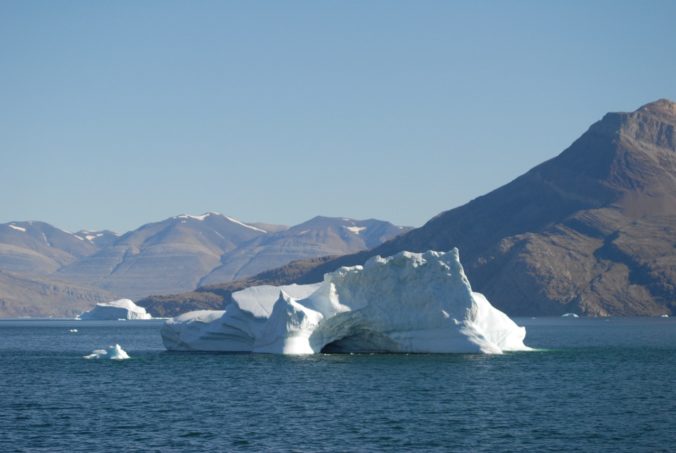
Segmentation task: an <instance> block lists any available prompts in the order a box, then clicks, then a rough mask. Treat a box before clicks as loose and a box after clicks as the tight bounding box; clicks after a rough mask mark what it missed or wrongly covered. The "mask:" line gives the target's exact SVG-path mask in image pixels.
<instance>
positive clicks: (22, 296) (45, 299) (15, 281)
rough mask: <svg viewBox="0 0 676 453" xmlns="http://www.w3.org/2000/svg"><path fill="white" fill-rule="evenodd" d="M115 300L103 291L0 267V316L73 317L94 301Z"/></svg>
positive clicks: (89, 306)
mask: <svg viewBox="0 0 676 453" xmlns="http://www.w3.org/2000/svg"><path fill="white" fill-rule="evenodd" d="M112 299H114V296H113V295H112V294H110V293H108V292H106V291H103V290H99V289H95V288H87V287H82V286H78V285H75V284H72V283H68V282H63V281H59V280H55V279H53V278H50V277H41V276H33V277H30V276H27V275H25V274H12V273H9V272H5V271H2V270H0V317H3V318H21V317H40V318H46V317H74V316H76V315H78V314H80V313H82V312H83V311H85V310H87V309H89V308H91V307H92V306H94V305H95V304H96V303H97V302H105V301H109V300H112Z"/></svg>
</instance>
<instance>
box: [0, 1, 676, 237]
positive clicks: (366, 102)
mask: <svg viewBox="0 0 676 453" xmlns="http://www.w3.org/2000/svg"><path fill="white" fill-rule="evenodd" d="M674 18H676V2H673V1H642V2H638V1H632V2H621V1H593V2H589V1H558V2H543V1H512V2H507V1H500V2H497V1H496V2H482V1H467V2H450V1H443V2H441V1H440V2H434V1H399V2H397V1H389V0H388V1H306V2H298V1H285V2H270V1H267V2H256V1H239V2H228V1H213V2H210V1H180V2H173V1H115V2H90V1H58V2H57V1H43V2H37V1H24V0H20V1H19V0H17V1H3V2H1V3H0V156H1V159H0V181H1V182H0V183H1V184H2V190H0V206H1V207H2V210H1V211H0V222H7V221H10V220H45V221H48V222H50V223H52V224H54V225H56V226H59V227H61V228H64V229H66V230H71V231H74V230H78V229H80V228H90V229H100V228H111V229H113V230H116V231H119V232H122V231H126V230H128V229H131V228H135V227H137V226H139V225H140V224H143V223H146V222H149V221H154V220H160V219H162V218H166V217H169V216H172V215H175V214H179V213H183V212H187V213H201V212H204V211H219V212H223V213H225V214H229V215H232V216H235V217H238V218H241V219H242V220H246V221H267V222H273V223H285V224H295V223H299V222H301V221H304V220H306V219H308V218H310V217H313V216H315V215H317V214H323V215H330V216H348V217H355V218H369V217H375V218H382V219H387V220H391V221H393V222H395V223H398V224H405V225H413V226H418V225H421V224H422V223H424V222H425V221H426V220H428V219H429V218H431V217H432V216H434V215H436V214H437V213H439V212H441V211H444V210H446V209H450V208H453V207H456V206H458V205H461V204H464V203H465V202H467V201H469V200H470V199H472V198H474V197H476V196H479V195H481V194H483V193H485V192H487V191H489V190H491V189H493V188H496V187H497V186H499V185H501V184H504V183H506V182H508V181H510V180H512V179H513V178H515V177H516V176H518V175H519V174H521V173H523V172H524V171H526V170H528V169H529V168H531V167H532V166H534V165H536V164H538V163H540V162H541V161H543V160H546V159H548V158H550V157H553V156H554V155H556V154H558V153H559V152H561V151H562V150H563V149H564V148H566V147H567V146H568V145H569V144H570V143H571V142H572V141H573V140H574V139H575V138H577V137H578V136H579V135H580V134H581V133H583V132H584V131H585V130H586V128H587V127H588V126H589V125H590V124H591V123H592V122H594V121H596V120H598V119H600V117H601V116H602V115H603V114H604V113H605V112H607V111H627V110H634V109H636V108H638V107H639V106H640V105H642V104H644V103H646V102H649V101H652V100H655V99H658V98H662V97H666V98H671V99H676V78H675V75H676V26H674Z"/></svg>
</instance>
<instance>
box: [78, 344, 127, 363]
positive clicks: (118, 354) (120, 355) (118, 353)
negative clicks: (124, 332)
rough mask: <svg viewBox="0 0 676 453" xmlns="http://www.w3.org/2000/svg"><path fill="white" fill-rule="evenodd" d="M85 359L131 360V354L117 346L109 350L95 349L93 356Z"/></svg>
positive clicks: (89, 355) (90, 355)
mask: <svg viewBox="0 0 676 453" xmlns="http://www.w3.org/2000/svg"><path fill="white" fill-rule="evenodd" d="M84 358H85V359H104V358H105V359H110V360H126V359H128V358H129V354H127V351H125V350H124V349H122V346H120V345H119V344H116V345H115V346H108V349H94V350H93V351H92V353H91V354H88V355H86V356H84Z"/></svg>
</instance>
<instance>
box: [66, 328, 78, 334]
mask: <svg viewBox="0 0 676 453" xmlns="http://www.w3.org/2000/svg"><path fill="white" fill-rule="evenodd" d="M68 332H70V333H77V329H70V330H69V331H68Z"/></svg>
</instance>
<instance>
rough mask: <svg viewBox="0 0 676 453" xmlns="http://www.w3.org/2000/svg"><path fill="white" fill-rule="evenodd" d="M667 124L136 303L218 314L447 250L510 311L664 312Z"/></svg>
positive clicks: (591, 144)
mask: <svg viewBox="0 0 676 453" xmlns="http://www.w3.org/2000/svg"><path fill="white" fill-rule="evenodd" d="M675 128H676V103H674V102H672V101H669V100H666V99H661V100H658V101H656V102H652V103H650V104H647V105H644V106H643V107H641V108H639V109H638V110H636V111H634V112H630V113H608V114H606V115H605V116H604V117H603V118H602V119H601V120H600V121H598V122H596V123H594V124H593V125H592V126H591V127H590V128H589V130H587V132H585V133H584V134H583V135H582V136H581V137H580V138H578V139H577V140H575V142H573V143H572V145H571V146H570V147H569V148H567V149H566V150H565V151H563V152H562V153H561V154H559V155H558V156H556V157H554V158H553V159H550V160H548V161H546V162H544V163H542V164H540V165H538V166H536V167H535V168H533V169H531V170H530V171H528V172H526V173H525V174H523V175H521V176H519V177H518V178H516V179H515V180H513V181H512V182H510V183H508V184H506V185H504V186H502V187H500V188H498V189H496V190H494V191H492V192H490V193H488V194H486V195H484V196H481V197H478V198H476V199H474V200H472V201H470V202H469V203H467V204H465V205H463V206H460V207H457V208H455V209H451V210H449V211H445V212H442V213H441V214H439V215H437V216H436V217H434V218H433V219H431V220H430V221H428V222H427V223H426V224H425V225H423V226H422V227H420V228H417V229H413V230H411V231H409V232H407V233H405V234H402V235H400V236H397V237H395V238H394V239H392V240H390V241H387V242H384V243H383V244H381V245H378V246H376V247H374V248H371V249H369V250H365V251H361V252H357V253H354V254H350V255H346V256H341V257H336V258H323V259H313V260H306V261H297V262H294V263H291V264H290V265H287V266H284V267H281V268H277V269H274V270H270V271H266V272H263V273H260V274H258V275H255V276H253V277H248V278H243V279H239V280H237V281H234V282H228V283H223V284H219V285H208V286H203V287H200V288H198V289H197V290H196V291H192V292H190V293H185V294H179V295H176V296H163V297H150V298H147V299H145V300H143V301H140V302H139V303H140V304H141V305H144V306H146V307H148V308H149V309H150V310H151V311H154V312H156V313H164V314H174V313H178V312H182V311H185V310H186V309H187V308H190V309H195V308H202V307H215V306H223V305H224V304H226V303H228V300H229V297H230V293H231V292H232V291H234V290H238V289H241V288H244V287H247V286H251V285H255V284H288V283H291V282H298V283H312V282H317V281H320V280H321V279H322V276H323V274H324V273H325V272H330V271H333V270H335V269H336V268H338V267H340V266H343V265H357V264H363V263H364V262H365V261H366V260H367V259H368V258H369V257H371V256H374V255H382V256H389V255H393V254H395V253H396V252H399V251H402V250H409V251H419V252H421V251H425V250H428V249H433V250H449V249H451V248H452V247H458V248H459V249H460V254H461V259H462V261H463V263H464V265H465V270H466V272H467V275H468V277H469V278H470V281H471V282H472V285H473V287H474V289H475V290H477V291H480V292H483V293H485V294H486V295H487V296H488V298H489V299H490V300H491V302H492V303H493V304H494V305H495V306H496V307H498V308H500V309H501V310H503V311H505V312H507V313H508V314H510V315H528V316H540V315H561V314H563V313H566V312H575V313H579V314H583V315H589V316H632V315H644V316H655V315H663V314H674V312H675V311H676V133H675V132H674V129H675ZM231 276H233V275H232V274H231ZM234 277H238V275H234ZM205 282H210V280H206V281H205Z"/></svg>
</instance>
